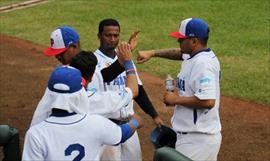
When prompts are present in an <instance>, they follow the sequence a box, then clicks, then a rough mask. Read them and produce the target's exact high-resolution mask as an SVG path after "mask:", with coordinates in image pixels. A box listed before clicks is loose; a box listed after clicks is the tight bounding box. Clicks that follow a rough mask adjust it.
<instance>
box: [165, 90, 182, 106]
mask: <svg viewBox="0 0 270 161" xmlns="http://www.w3.org/2000/svg"><path fill="white" fill-rule="evenodd" d="M178 98H179V95H178V94H176V93H174V92H170V91H166V92H165V94H164V97H163V102H164V103H165V104H166V105H168V106H173V105H175V104H176V100H177V99H178Z"/></svg>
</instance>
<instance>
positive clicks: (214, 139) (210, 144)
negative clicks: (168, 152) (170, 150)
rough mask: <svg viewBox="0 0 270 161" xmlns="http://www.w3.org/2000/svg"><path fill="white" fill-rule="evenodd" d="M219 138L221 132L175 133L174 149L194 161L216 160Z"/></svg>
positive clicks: (219, 143)
mask: <svg viewBox="0 0 270 161" xmlns="http://www.w3.org/2000/svg"><path fill="white" fill-rule="evenodd" d="M221 138H222V136H221V133H218V134H214V135H209V134H203V133H188V134H179V133H177V141H176V144H175V149H176V150H177V151H179V152H180V153H182V154H184V155H185V156H187V157H189V158H190V159H192V160H194V161H198V160H200V161H216V160H217V155H218V152H219V149H220V145H221Z"/></svg>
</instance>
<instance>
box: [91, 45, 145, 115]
mask: <svg viewBox="0 0 270 161" xmlns="http://www.w3.org/2000/svg"><path fill="white" fill-rule="evenodd" d="M94 54H95V56H96V57H97V60H98V63H97V66H96V70H95V73H94V75H93V78H92V81H91V82H90V83H89V84H88V87H87V89H88V90H93V89H95V90H97V91H115V90H119V89H120V90H121V89H123V88H125V87H126V84H125V83H126V72H125V71H124V72H122V73H121V74H120V75H118V76H117V78H115V79H114V80H113V81H111V82H109V83H104V81H103V77H102V74H101V70H102V69H104V68H106V67H108V66H110V65H111V64H112V63H114V62H115V61H117V56H115V58H114V59H112V58H110V57H108V56H106V55H105V54H103V53H102V52H101V51H100V50H99V49H97V50H96V51H95V52H94ZM134 67H135V65H134ZM136 75H137V80H138V84H140V85H142V82H141V80H140V79H139V76H138V74H137V73H136ZM129 114H131V115H132V114H134V110H133V100H132V101H130V103H129V104H128V106H127V107H126V108H125V109H122V110H120V111H118V112H115V113H113V114H110V115H106V117H108V118H114V119H119V118H126V117H127V116H128V115H129Z"/></svg>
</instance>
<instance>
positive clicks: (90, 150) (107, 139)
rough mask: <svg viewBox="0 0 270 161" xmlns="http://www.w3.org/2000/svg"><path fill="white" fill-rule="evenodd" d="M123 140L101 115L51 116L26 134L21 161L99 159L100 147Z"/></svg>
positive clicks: (117, 130)
mask: <svg viewBox="0 0 270 161" xmlns="http://www.w3.org/2000/svg"><path fill="white" fill-rule="evenodd" d="M108 132H109V134H108ZM121 137H122V132H121V128H120V127H119V126H117V125H116V124H114V123H113V122H111V121H110V120H108V119H106V118H104V117H102V116H99V115H86V114H74V115H71V116H65V117H61V116H60V117H59V116H51V117H49V118H47V119H46V120H45V121H43V122H41V123H39V124H37V125H35V126H32V127H31V128H30V129H29V130H28V131H27V133H26V138H25V143H24V150H23V158H22V160H23V161H33V160H36V161H38V160H48V161H51V160H63V161H64V160H82V161H83V160H99V157H98V153H99V151H100V150H101V147H102V146H103V145H115V144H118V143H120V141H121Z"/></svg>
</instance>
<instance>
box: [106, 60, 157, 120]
mask: <svg viewBox="0 0 270 161" xmlns="http://www.w3.org/2000/svg"><path fill="white" fill-rule="evenodd" d="M123 71H125V68H123V67H122V66H121V64H120V63H119V62H118V61H117V60H116V61H115V62H114V63H113V64H111V65H110V66H109V67H107V68H104V69H102V70H101V74H102V77H103V80H104V82H111V81H113V80H114V79H115V78H116V77H117V76H118V75H120V74H121V73H122V72H123ZM138 86H139V94H138V96H137V97H136V98H134V100H135V101H136V102H137V104H138V105H139V106H140V108H141V109H142V110H143V111H144V112H145V113H147V114H148V115H150V116H151V117H152V118H155V117H157V116H158V113H157V112H156V110H155V108H154V106H153V104H152V103H151V101H150V99H149V98H148V96H147V93H146V92H145V90H144V88H143V86H142V85H138Z"/></svg>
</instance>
